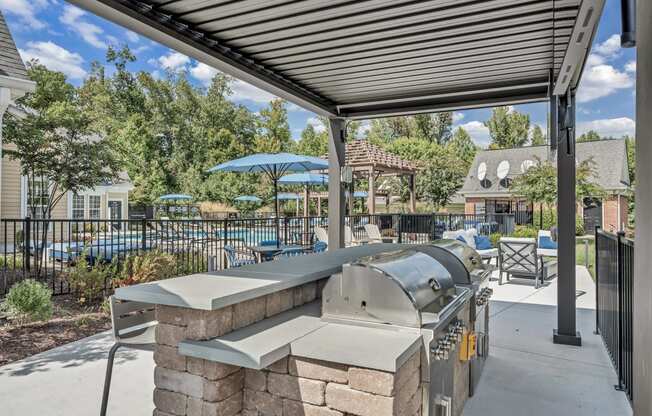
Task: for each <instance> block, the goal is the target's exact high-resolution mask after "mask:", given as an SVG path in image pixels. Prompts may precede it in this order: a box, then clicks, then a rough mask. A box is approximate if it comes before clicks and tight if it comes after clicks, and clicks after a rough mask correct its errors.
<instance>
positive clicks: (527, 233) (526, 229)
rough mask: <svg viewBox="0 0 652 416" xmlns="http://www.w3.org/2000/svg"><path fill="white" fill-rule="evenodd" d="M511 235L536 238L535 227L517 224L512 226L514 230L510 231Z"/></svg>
mask: <svg viewBox="0 0 652 416" xmlns="http://www.w3.org/2000/svg"><path fill="white" fill-rule="evenodd" d="M512 237H517V238H536V237H537V229H536V228H534V227H530V226H527V225H517V226H516V227H515V228H514V232H513V233H512Z"/></svg>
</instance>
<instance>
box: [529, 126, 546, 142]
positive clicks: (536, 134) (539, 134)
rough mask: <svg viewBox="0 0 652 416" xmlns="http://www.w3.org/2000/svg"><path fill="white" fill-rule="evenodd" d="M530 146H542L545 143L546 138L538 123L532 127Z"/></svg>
mask: <svg viewBox="0 0 652 416" xmlns="http://www.w3.org/2000/svg"><path fill="white" fill-rule="evenodd" d="M531 141H532V146H543V145H545V144H546V143H547V142H548V140H547V139H546V135H545V134H543V131H542V130H541V127H539V125H538V124H535V125H534V128H533V129H532V140H531Z"/></svg>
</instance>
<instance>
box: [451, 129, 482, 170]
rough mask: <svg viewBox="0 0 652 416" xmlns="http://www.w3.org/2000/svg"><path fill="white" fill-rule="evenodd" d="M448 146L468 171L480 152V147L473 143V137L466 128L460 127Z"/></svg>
mask: <svg viewBox="0 0 652 416" xmlns="http://www.w3.org/2000/svg"><path fill="white" fill-rule="evenodd" d="M447 146H448V147H449V148H450V150H451V152H452V153H453V154H454V155H455V156H456V157H457V158H458V159H459V160H461V161H463V162H464V166H465V168H466V169H467V171H468V169H469V168H470V167H471V164H472V163H473V159H474V158H475V154H476V152H477V151H478V146H476V144H475V143H473V140H472V139H471V135H470V134H469V133H468V132H467V131H466V130H465V129H464V128H462V127H458V128H457V129H456V130H455V134H453V138H452V139H451V140H450V141H449V142H448V143H447Z"/></svg>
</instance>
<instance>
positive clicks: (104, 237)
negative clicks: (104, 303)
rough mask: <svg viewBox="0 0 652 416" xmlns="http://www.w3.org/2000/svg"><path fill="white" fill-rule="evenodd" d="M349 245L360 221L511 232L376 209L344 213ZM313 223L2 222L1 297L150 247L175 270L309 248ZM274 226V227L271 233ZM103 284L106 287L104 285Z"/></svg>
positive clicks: (361, 237)
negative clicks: (22, 284) (26, 283)
mask: <svg viewBox="0 0 652 416" xmlns="http://www.w3.org/2000/svg"><path fill="white" fill-rule="evenodd" d="M345 224H346V225H347V226H348V227H350V233H349V234H350V235H349V236H348V240H349V241H347V243H349V244H355V243H364V242H365V241H366V240H368V236H367V232H366V230H365V225H366V224H375V225H377V226H378V230H379V232H380V233H381V235H382V236H383V237H388V238H392V239H393V240H394V241H397V242H400V243H414V244H419V243H427V242H429V241H432V240H435V239H438V238H441V237H442V234H443V232H444V231H446V230H460V229H469V228H476V229H477V230H478V232H479V233H480V234H485V235H489V234H492V233H496V232H500V233H502V234H509V233H511V232H512V231H513V230H514V216H513V215H511V214H487V215H464V214H440V213H434V214H376V215H352V216H347V217H346V218H345ZM315 227H323V228H324V229H326V228H327V227H328V218H327V217H287V218H279V219H278V220H277V219H276V218H249V219H219V220H211V219H201V220H153V219H145V218H142V219H128V220H112V219H102V220H81V219H79V220H70V219H63V220H60V219H50V220H42V219H30V218H24V219H2V220H0V239H1V241H0V295H4V294H6V293H7V291H8V290H9V288H10V287H11V286H12V285H13V284H14V283H16V282H17V281H20V280H24V279H26V278H34V279H37V280H40V281H43V282H45V283H47V285H48V286H49V287H50V288H51V289H52V291H53V293H54V294H66V293H70V292H71V291H72V290H73V288H71V286H70V284H69V283H68V280H67V276H68V274H69V273H70V271H71V268H72V267H74V265H75V264H76V263H77V261H78V260H79V259H80V258H82V257H83V258H84V259H85V260H86V261H87V262H88V263H89V264H90V265H94V264H100V263H102V264H106V263H114V264H117V265H118V266H119V265H120V264H122V263H123V262H124V261H125V259H126V258H127V257H128V256H131V255H139V254H143V253H145V252H149V251H152V250H158V251H160V252H163V253H168V254H172V255H174V256H175V257H176V264H177V267H178V270H177V274H191V273H198V272H203V271H208V270H219V269H223V268H226V267H227V266H228V262H227V261H226V259H225V252H224V247H225V246H231V247H233V248H234V249H236V250H238V251H240V252H242V251H248V250H250V248H251V247H252V246H257V245H260V244H261V243H264V242H270V241H276V240H278V241H279V243H281V244H293V245H295V244H296V245H301V246H303V247H310V246H312V245H313V243H314V242H315V241H314V240H315ZM277 230H278V231H277ZM110 286H111V282H107V284H106V288H110Z"/></svg>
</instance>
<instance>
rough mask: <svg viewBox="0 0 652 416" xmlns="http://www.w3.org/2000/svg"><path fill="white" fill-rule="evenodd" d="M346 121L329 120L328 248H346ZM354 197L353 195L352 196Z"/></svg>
mask: <svg viewBox="0 0 652 416" xmlns="http://www.w3.org/2000/svg"><path fill="white" fill-rule="evenodd" d="M345 136H346V128H345V125H344V119H341V118H329V119H328V248H329V249H336V248H343V247H344V212H345V198H344V188H343V187H342V167H344V163H345V160H346V159H345V153H346V147H345V138H346V137H345ZM351 196H353V195H351Z"/></svg>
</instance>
